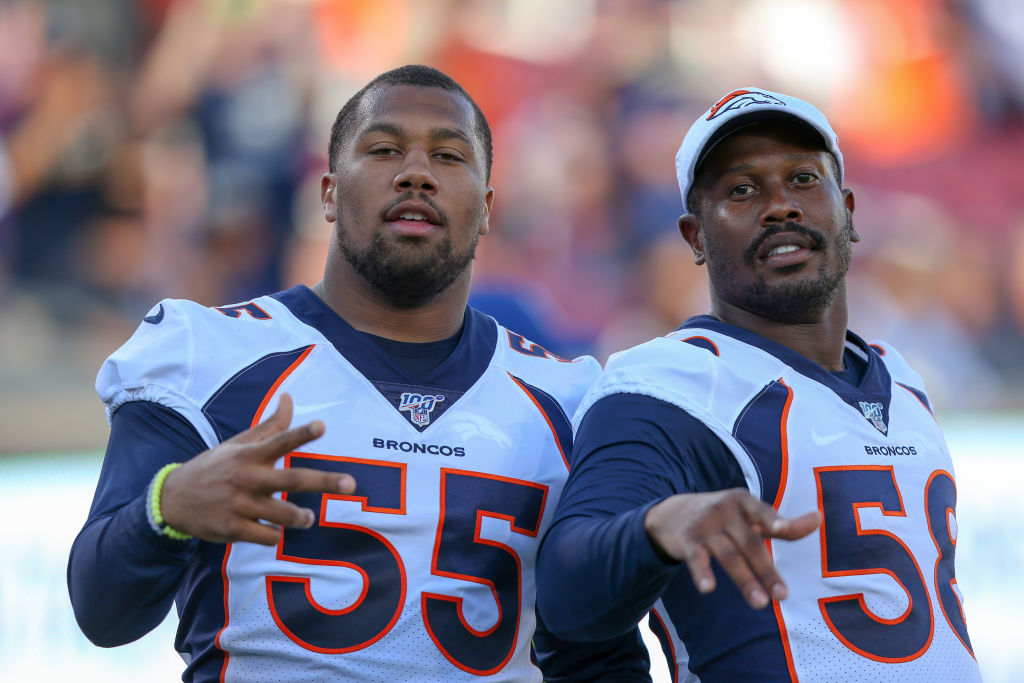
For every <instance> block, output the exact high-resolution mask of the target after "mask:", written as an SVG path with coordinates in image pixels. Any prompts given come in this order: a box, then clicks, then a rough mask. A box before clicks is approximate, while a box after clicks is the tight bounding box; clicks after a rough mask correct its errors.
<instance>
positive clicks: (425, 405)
mask: <svg viewBox="0 0 1024 683" xmlns="http://www.w3.org/2000/svg"><path fill="white" fill-rule="evenodd" d="M443 400H444V394H416V393H413V392H411V391H406V392H404V393H403V394H402V396H401V402H400V403H399V405H398V409H399V410H400V411H401V410H407V411H409V421H410V422H412V423H413V424H414V425H416V426H417V427H426V426H427V425H428V424H430V413H432V412H433V411H434V406H436V405H437V404H438V403H440V402H441V401H443Z"/></svg>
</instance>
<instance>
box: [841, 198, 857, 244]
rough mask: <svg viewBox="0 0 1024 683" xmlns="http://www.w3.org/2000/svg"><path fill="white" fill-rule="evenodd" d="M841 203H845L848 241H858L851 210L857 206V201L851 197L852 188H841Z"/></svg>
mask: <svg viewBox="0 0 1024 683" xmlns="http://www.w3.org/2000/svg"><path fill="white" fill-rule="evenodd" d="M843 203H844V204H845V205H846V216H847V218H848V219H849V221H850V241H851V242H860V235H858V234H857V228H855V227H854V226H853V210H854V209H855V208H856V206H857V202H856V201H855V200H854V198H853V190H843Z"/></svg>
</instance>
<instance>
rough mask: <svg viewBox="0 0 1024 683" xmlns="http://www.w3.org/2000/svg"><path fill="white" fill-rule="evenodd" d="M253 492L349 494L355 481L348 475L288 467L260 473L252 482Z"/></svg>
mask: <svg viewBox="0 0 1024 683" xmlns="http://www.w3.org/2000/svg"><path fill="white" fill-rule="evenodd" d="M253 490H254V491H256V492H259V493H262V494H264V495H269V494H271V493H275V492H277V491H313V492H318V493H320V492H322V493H340V494H349V493H352V492H353V491H355V490H356V480H355V479H353V478H352V476H351V475H349V474H343V473H340V472H327V471H325V470H315V469H311V468H307V467H288V468H286V469H283V470H270V469H268V470H265V471H262V472H260V474H259V480H258V481H255V482H253Z"/></svg>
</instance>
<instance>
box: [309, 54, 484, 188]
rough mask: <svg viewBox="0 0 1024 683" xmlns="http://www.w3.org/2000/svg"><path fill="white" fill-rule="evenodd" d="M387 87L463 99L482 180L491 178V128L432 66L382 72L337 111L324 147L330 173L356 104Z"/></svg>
mask: <svg viewBox="0 0 1024 683" xmlns="http://www.w3.org/2000/svg"><path fill="white" fill-rule="evenodd" d="M391 85H412V86H416V87H418V88H440V89H441V90H448V91H450V92H456V93H458V94H460V95H462V96H463V97H465V98H466V100H467V101H468V102H469V104H470V105H471V106H472V107H473V114H474V116H475V119H476V120H475V130H474V132H475V133H476V136H477V138H479V140H480V145H481V147H482V148H483V153H484V168H485V170H486V178H487V180H488V181H489V180H490V179H491V162H492V160H493V154H494V153H493V150H492V146H491V127H490V125H489V124H488V123H487V117H486V116H484V113H483V112H482V111H481V110H480V107H479V105H477V103H476V101H475V100H474V99H473V98H472V97H470V95H469V93H468V92H466V89H465V88H463V87H462V86H461V85H459V84H458V83H457V82H456V81H455V79H453V78H452V77H450V76H448V75H447V74H445V73H442V72H441V71H438V70H437V69H435V68H433V67H430V66H424V65H422V64H407V65H405V66H400V67H398V68H397V69H392V70H391V71H386V72H384V73H382V74H381V75H379V76H377V77H376V78H374V79H373V80H372V81H370V82H369V83H367V84H366V85H365V86H363V88H362V89H361V90H360V91H359V92H357V93H356V94H355V95H353V96H352V97H350V98H349V100H348V102H346V103H345V105H344V106H343V107H342V108H341V110H340V111H339V112H338V116H337V117H335V119H334V125H332V126H331V141H330V143H329V144H328V147H327V167H328V168H329V169H330V171H331V173H334V171H335V160H336V159H337V157H338V154H339V153H340V152H341V148H342V146H344V144H345V143H346V142H347V141H348V138H349V136H351V135H352V134H353V132H354V131H353V128H354V127H355V119H356V112H357V111H358V110H359V105H360V104H361V103H362V101H363V98H364V97H365V96H366V93H368V92H370V91H371V90H378V89H381V88H384V87H387V86H391Z"/></svg>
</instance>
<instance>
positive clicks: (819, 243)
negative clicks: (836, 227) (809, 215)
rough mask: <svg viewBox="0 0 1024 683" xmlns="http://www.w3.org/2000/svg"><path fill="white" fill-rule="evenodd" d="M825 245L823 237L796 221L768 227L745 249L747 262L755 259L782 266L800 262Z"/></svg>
mask: <svg viewBox="0 0 1024 683" xmlns="http://www.w3.org/2000/svg"><path fill="white" fill-rule="evenodd" d="M824 246H825V238H824V236H822V235H821V234H820V233H818V232H817V231H815V230H811V229H809V228H807V227H804V226H802V225H799V224H796V223H789V224H786V225H785V226H781V225H780V226H778V227H776V228H772V229H769V230H768V231H766V232H765V233H764V234H763V235H761V237H760V238H759V239H758V240H757V241H756V242H755V243H754V244H752V245H751V246H750V247H748V249H747V253H746V256H747V258H748V260H749V262H751V263H753V262H754V261H755V260H756V261H759V262H761V263H765V264H767V265H770V266H774V267H779V268H784V267H786V266H791V265H795V264H797V263H801V262H803V261H805V260H806V259H808V258H809V257H810V256H811V253H812V252H813V251H815V250H818V249H822V248H823V247H824Z"/></svg>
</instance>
